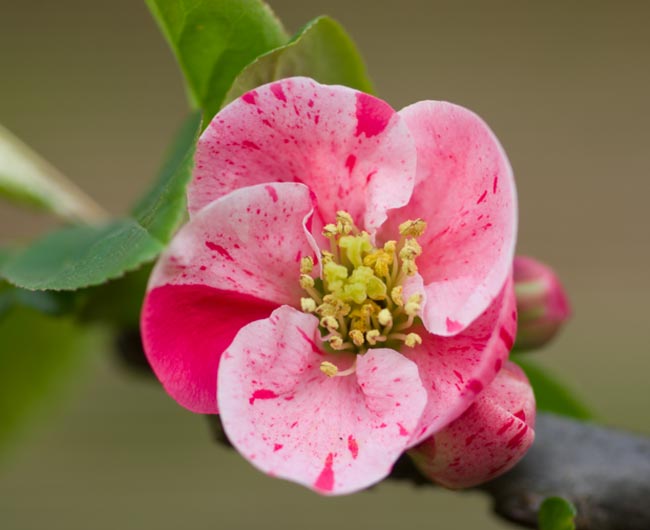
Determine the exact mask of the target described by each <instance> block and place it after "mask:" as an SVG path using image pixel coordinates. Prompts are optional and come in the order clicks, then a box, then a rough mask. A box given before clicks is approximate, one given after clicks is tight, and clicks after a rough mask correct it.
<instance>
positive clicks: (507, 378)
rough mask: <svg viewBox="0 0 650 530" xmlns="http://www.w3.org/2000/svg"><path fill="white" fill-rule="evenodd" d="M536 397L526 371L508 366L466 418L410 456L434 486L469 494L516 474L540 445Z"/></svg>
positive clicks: (431, 439)
mask: <svg viewBox="0 0 650 530" xmlns="http://www.w3.org/2000/svg"><path fill="white" fill-rule="evenodd" d="M534 428H535V396H534V395H533V389H532V388H531V386H530V383H529V382H528V379H526V376H525V374H524V373H523V372H522V370H521V369H520V368H519V367H518V366H517V365H515V364H513V363H506V365H505V366H504V367H503V369H502V370H501V371H500V372H499V374H498V375H497V377H496V379H495V380H494V381H493V382H492V384H491V385H490V386H489V387H487V388H486V389H485V391H484V392H482V393H481V395H480V396H479V397H478V398H477V399H476V401H475V402H474V403H473V404H472V405H471V406H470V408H469V409H467V411H465V413H464V414H463V415H462V416H461V417H460V418H458V419H457V420H456V421H454V422H453V423H451V425H449V426H448V427H446V428H445V429H443V430H442V431H441V432H439V433H437V434H436V435H435V436H432V437H430V438H428V439H427V440H425V441H424V442H423V443H422V444H420V445H419V446H418V447H416V448H414V449H413V450H412V451H411V452H410V453H409V454H410V455H411V456H412V457H413V459H414V461H415V462H416V463H417V465H418V467H419V468H420V469H421V470H422V472H423V473H424V474H425V475H426V476H428V477H429V478H430V479H431V480H433V481H435V482H437V483H439V484H441V485H443V486H445V487H447V488H469V487H472V486H476V485H477V484H480V483H481V482H486V481H488V480H491V479H493V478H495V477H497V476H498V475H501V474H502V473H505V472H506V471H508V470H509V469H510V468H512V467H513V466H514V465H515V464H516V463H517V462H518V461H519V460H520V459H521V458H522V457H523V456H524V454H526V451H528V449H529V448H530V446H531V445H532V443H533V440H534V439H535V431H534Z"/></svg>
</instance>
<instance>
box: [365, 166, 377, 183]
mask: <svg viewBox="0 0 650 530" xmlns="http://www.w3.org/2000/svg"><path fill="white" fill-rule="evenodd" d="M376 174H377V170H376V169H373V170H372V171H371V172H370V173H368V174H367V175H366V184H369V183H370V181H371V180H372V177H374V176H375V175H376Z"/></svg>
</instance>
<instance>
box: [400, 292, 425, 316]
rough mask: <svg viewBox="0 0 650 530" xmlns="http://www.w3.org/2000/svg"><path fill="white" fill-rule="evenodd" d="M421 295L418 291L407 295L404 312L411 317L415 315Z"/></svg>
mask: <svg viewBox="0 0 650 530" xmlns="http://www.w3.org/2000/svg"><path fill="white" fill-rule="evenodd" d="M422 298H423V297H422V295H421V294H420V293H416V294H412V295H411V296H409V299H408V302H406V305H405V306H404V312H405V313H406V314H407V315H408V316H411V317H414V316H417V314H418V311H420V305H421V304H422Z"/></svg>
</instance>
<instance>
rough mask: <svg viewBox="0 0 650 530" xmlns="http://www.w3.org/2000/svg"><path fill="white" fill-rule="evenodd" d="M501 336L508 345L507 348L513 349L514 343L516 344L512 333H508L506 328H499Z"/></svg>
mask: <svg viewBox="0 0 650 530" xmlns="http://www.w3.org/2000/svg"><path fill="white" fill-rule="evenodd" d="M499 337H500V338H501V340H502V341H503V343H504V344H505V345H506V348H508V350H510V349H512V345H513V344H514V341H513V340H512V337H511V336H510V333H508V331H507V330H506V328H504V327H501V329H500V330H499Z"/></svg>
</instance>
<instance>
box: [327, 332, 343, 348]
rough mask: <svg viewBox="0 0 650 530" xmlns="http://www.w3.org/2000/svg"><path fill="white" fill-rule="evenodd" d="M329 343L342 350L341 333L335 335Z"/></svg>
mask: <svg viewBox="0 0 650 530" xmlns="http://www.w3.org/2000/svg"><path fill="white" fill-rule="evenodd" d="M329 343H330V346H331V347H332V349H333V350H340V349H341V348H343V339H342V338H341V337H340V336H339V335H334V336H333V337H332V338H331V339H330V340H329Z"/></svg>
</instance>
